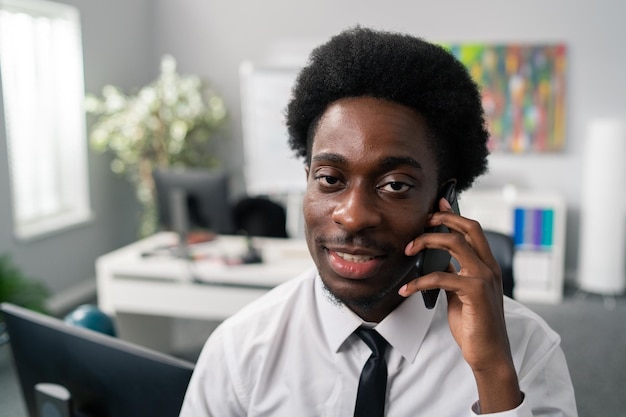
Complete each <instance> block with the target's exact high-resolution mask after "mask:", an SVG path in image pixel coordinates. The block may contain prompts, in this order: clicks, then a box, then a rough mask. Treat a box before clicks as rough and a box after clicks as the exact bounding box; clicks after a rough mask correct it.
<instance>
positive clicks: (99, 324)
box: [64, 304, 117, 337]
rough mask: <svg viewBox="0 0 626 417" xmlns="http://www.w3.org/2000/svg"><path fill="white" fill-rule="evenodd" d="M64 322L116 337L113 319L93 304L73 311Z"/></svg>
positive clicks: (84, 305)
mask: <svg viewBox="0 0 626 417" xmlns="http://www.w3.org/2000/svg"><path fill="white" fill-rule="evenodd" d="M64 321H65V322H66V323H67V324H71V325H73V326H78V327H84V328H86V329H90V330H94V331H96V332H100V333H104V334H108V335H109V336H114V337H115V336H116V335H117V332H116V331H115V324H114V323H113V319H112V318H111V317H109V316H108V315H107V314H106V313H104V312H103V311H102V310H100V309H99V308H98V307H97V306H95V305H92V304H83V305H81V306H78V307H76V308H75V309H74V310H72V311H71V312H70V313H69V314H68V315H67V316H65V319H64Z"/></svg>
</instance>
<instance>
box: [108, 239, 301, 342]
mask: <svg viewBox="0 0 626 417" xmlns="http://www.w3.org/2000/svg"><path fill="white" fill-rule="evenodd" d="M176 241H177V237H176V235H175V234H173V233H159V234H157V235H154V236H151V237H149V238H147V239H144V240H141V241H138V242H135V243H133V244H131V245H128V246H126V247H123V248H121V249H118V250H116V251H114V252H111V253H109V254H106V255H103V256H101V257H100V258H98V259H97V261H96V275H97V285H98V305H99V307H100V308H101V309H102V310H103V311H105V312H106V313H108V314H110V315H113V316H115V317H116V322H117V326H118V332H119V333H120V337H122V338H124V339H127V340H131V341H133V342H135V343H139V344H142V345H145V346H148V347H152V348H155V349H158V350H162V351H168V350H169V348H170V347H171V340H170V332H171V324H170V320H169V319H171V318H191V319H204V320H213V321H220V320H223V319H225V318H227V317H229V316H230V315H232V314H233V313H235V312H237V311H238V310H239V309H241V308H242V307H243V306H245V305H246V304H248V303H249V302H251V301H252V300H255V299H256V298H258V297H260V296H261V295H263V294H264V293H266V292H267V291H268V290H269V289H271V288H272V287H274V286H276V285H278V284H280V283H282V282H284V281H286V280H288V279H291V278H293V277H295V276H297V275H299V274H300V273H302V272H303V271H305V270H306V269H308V268H310V267H312V266H313V261H312V260H311V258H310V255H309V252H308V249H307V247H306V242H305V241H304V240H296V239H270V238H253V242H254V244H255V246H256V247H258V248H259V249H260V251H261V254H262V257H263V263H260V264H243V265H226V264H225V263H224V262H222V261H220V260H221V259H223V258H232V259H234V258H236V257H238V256H240V255H242V254H243V253H245V252H246V241H245V239H244V238H243V237H241V236H220V237H218V238H217V239H216V240H215V241H212V242H208V243H202V244H197V245H193V246H192V247H191V251H192V252H193V253H195V254H199V255H200V256H202V257H203V258H202V259H200V260H195V261H189V260H184V259H180V258H176V257H173V256H170V255H168V254H167V250H165V249H162V250H160V251H159V250H157V249H158V248H166V247H169V246H173V245H175V244H176ZM218 259H220V260H218ZM198 280H199V281H201V283H199V282H198Z"/></svg>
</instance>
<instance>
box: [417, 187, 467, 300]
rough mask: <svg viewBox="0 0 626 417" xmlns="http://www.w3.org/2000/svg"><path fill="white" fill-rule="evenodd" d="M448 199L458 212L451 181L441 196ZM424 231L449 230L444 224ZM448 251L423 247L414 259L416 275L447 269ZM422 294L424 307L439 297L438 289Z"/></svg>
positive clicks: (448, 261) (442, 231)
mask: <svg viewBox="0 0 626 417" xmlns="http://www.w3.org/2000/svg"><path fill="white" fill-rule="evenodd" d="M441 197H443V198H445V199H446V200H448V202H449V203H450V206H452V211H453V212H454V213H455V214H460V211H459V204H458V201H457V198H456V188H455V184H454V183H451V184H450V185H448V187H446V189H445V191H444V193H443V195H442V196H441ZM436 204H437V207H438V205H439V199H437V202H436ZM425 232H426V233H449V232H450V230H449V229H448V228H447V227H446V226H443V225H441V226H436V227H432V228H428V229H426V231H425ZM450 259H451V256H450V253H448V251H446V250H441V249H424V250H423V251H421V252H420V253H418V254H417V259H416V261H415V266H416V267H417V273H418V276H420V277H421V276H422V275H426V274H430V273H431V272H435V271H445V270H447V269H448V265H449V264H450ZM422 296H423V297H424V304H425V305H426V308H429V309H431V308H433V307H435V304H436V303H437V298H438V297H439V289H438V288H437V289H434V290H425V291H422Z"/></svg>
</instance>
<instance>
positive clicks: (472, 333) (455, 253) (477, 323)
mask: <svg viewBox="0 0 626 417" xmlns="http://www.w3.org/2000/svg"><path fill="white" fill-rule="evenodd" d="M439 207H440V209H441V212H438V213H434V214H433V215H432V216H431V217H430V219H429V221H428V224H427V225H426V226H427V227H432V226H438V225H441V224H443V225H445V226H447V227H448V228H449V229H450V231H451V233H424V234H423V235H421V236H419V237H417V238H416V239H414V240H412V241H411V242H409V244H408V245H407V247H406V249H405V254H406V255H407V256H414V255H416V254H417V253H418V252H419V251H421V250H423V249H426V248H432V249H444V250H447V251H448V252H449V253H450V255H452V257H454V258H455V259H456V260H457V261H458V263H459V265H460V270H459V271H455V269H454V267H453V266H452V265H450V267H449V269H448V271H446V272H433V273H430V274H427V275H424V276H422V277H419V279H415V280H413V281H410V282H409V283H407V284H406V285H404V286H403V287H402V288H401V289H400V295H402V296H404V297H408V296H409V295H411V294H414V293H416V292H419V291H422V290H429V289H434V288H441V289H443V290H445V291H446V295H447V298H448V322H449V324H450V330H451V332H452V335H453V337H454V339H455V340H456V342H457V343H458V344H459V346H460V347H461V351H462V353H463V357H464V358H465V360H466V361H467V363H468V364H469V365H470V367H471V368H472V371H473V372H474V377H475V378H476V383H477V386H478V394H479V402H480V409H481V412H482V413H493V412H499V411H505V410H510V409H513V408H516V407H517V406H518V405H519V404H520V403H521V401H522V395H521V392H520V389H519V384H518V380H517V374H516V372H515V367H514V365H513V360H512V358H511V349H510V346H509V339H508V336H507V332H506V324H505V321H504V311H503V295H502V277H501V271H500V266H499V265H498V262H497V261H496V260H495V258H494V257H493V254H492V253H491V249H490V248H489V243H488V242H487V238H486V237H485V235H484V233H483V231H482V228H481V226H480V224H479V223H478V222H476V221H473V220H470V219H466V218H464V217H461V216H458V215H455V214H453V213H452V209H451V207H450V204H449V203H448V202H447V201H446V200H445V199H441V200H440V202H439Z"/></svg>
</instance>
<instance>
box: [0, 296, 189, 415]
mask: <svg viewBox="0 0 626 417" xmlns="http://www.w3.org/2000/svg"><path fill="white" fill-rule="evenodd" d="M0 310H1V311H2V313H3V316H4V322H5V325H6V329H7V331H8V334H9V343H10V345H11V351H12V353H13V359H14V364H15V370H16V373H17V376H18V378H19V381H20V385H21V388H22V394H23V397H24V401H25V403H26V407H27V409H28V413H29V415H30V417H41V415H42V414H41V413H40V408H44V407H43V405H41V404H42V403H39V406H38V405H37V404H38V403H37V395H36V391H35V385H37V384H39V383H47V384H55V386H56V387H58V386H61V387H63V388H65V389H66V390H67V391H69V394H70V395H71V402H72V406H71V410H73V412H72V414H70V415H71V416H72V417H138V416H151V417H172V416H177V415H178V413H179V412H180V408H181V405H182V402H183V398H184V395H185V391H186V389H187V385H188V383H189V379H190V378H191V374H192V371H193V367H194V365H193V364H192V363H190V362H187V361H184V360H182V359H178V358H174V357H171V356H168V355H165V354H162V353H158V352H155V351H152V350H149V349H145V348H142V347H140V346H137V345H134V344H132V343H129V342H125V341H123V340H120V339H117V338H114V337H111V336H108V335H105V334H102V333H97V332H95V331H92V330H88V329H85V328H82V327H76V326H72V325H69V324H67V323H65V322H63V321H61V320H58V319H56V318H53V317H50V316H46V315H43V314H40V313H36V312H33V311H31V310H27V309H24V308H21V307H18V306H15V305H13V304H8V303H2V304H0ZM48 406H49V404H48ZM43 415H58V414H54V413H53V414H45V413H44V414H43Z"/></svg>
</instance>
